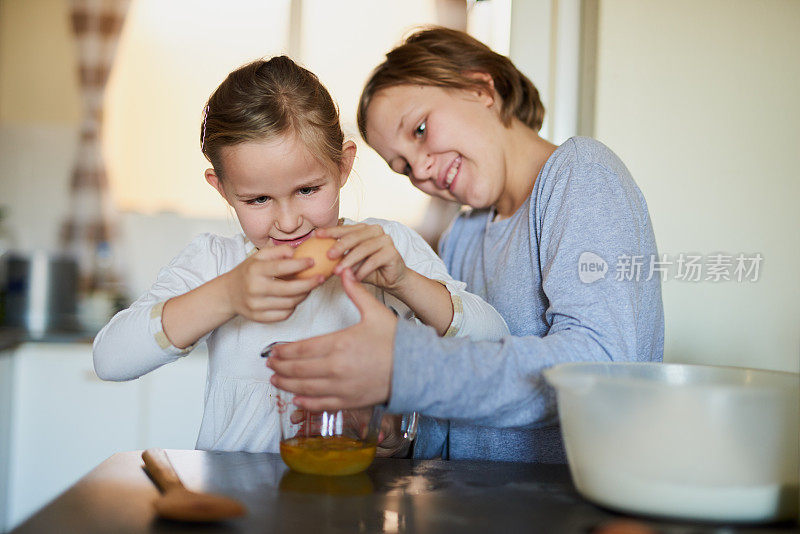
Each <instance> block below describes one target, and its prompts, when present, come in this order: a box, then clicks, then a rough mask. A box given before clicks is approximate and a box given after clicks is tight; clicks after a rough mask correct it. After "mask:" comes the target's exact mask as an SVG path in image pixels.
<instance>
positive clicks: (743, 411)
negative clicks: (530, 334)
mask: <svg viewBox="0 0 800 534" xmlns="http://www.w3.org/2000/svg"><path fill="white" fill-rule="evenodd" d="M544 374H545V377H546V378H547V380H548V381H549V382H550V383H551V384H553V386H554V387H555V388H556V391H557V393H558V411H559V415H560V418H561V426H562V432H563V436H564V444H565V447H566V451H567V458H568V460H569V465H570V472H571V473H572V478H573V481H574V483H575V486H576V487H577V489H578V491H579V492H580V493H581V494H582V495H583V496H584V497H586V498H587V499H589V500H591V501H593V502H595V503H597V504H600V505H602V506H606V507H608V508H613V509H617V510H621V511H628V512H634V513H642V514H648V515H658V516H668V517H678V518H684V519H699V520H710V521H747V522H765V521H773V520H778V519H785V518H789V517H797V510H798V454H799V450H798V403H800V375H798V374H795V373H783V372H777V371H761V370H755V369H744V368H735V367H714V366H702V365H683V364H660V363H589V362H586V363H568V364H561V365H557V366H555V367H553V368H551V369H548V370H546V371H545V372H544Z"/></svg>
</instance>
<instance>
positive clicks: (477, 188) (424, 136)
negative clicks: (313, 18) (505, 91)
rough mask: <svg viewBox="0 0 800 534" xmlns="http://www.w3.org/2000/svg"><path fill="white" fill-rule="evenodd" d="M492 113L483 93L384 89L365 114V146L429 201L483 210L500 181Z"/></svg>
mask: <svg viewBox="0 0 800 534" xmlns="http://www.w3.org/2000/svg"><path fill="white" fill-rule="evenodd" d="M497 107H498V105H497V102H496V99H495V98H494V96H493V95H490V94H489V93H488V92H485V91H469V90H461V89H442V88H440V87H433V86H420V85H397V86H393V87H389V88H386V89H382V90H380V91H378V92H377V93H376V94H375V96H374V97H373V98H372V101H371V103H370V105H369V108H368V109H367V121H366V133H367V143H369V145H370V146H371V147H372V148H374V149H375V150H376V151H377V152H378V154H380V156H381V157H382V158H383V159H384V160H385V161H386V163H387V164H388V165H389V167H391V168H392V170H394V171H395V172H398V173H400V174H405V175H407V176H408V177H409V179H410V180H411V183H412V185H414V187H416V188H418V189H420V190H421V191H423V192H425V193H427V194H428V195H431V196H437V197H441V198H443V199H445V200H453V201H456V202H460V203H462V204H467V205H469V206H472V207H474V208H486V207H489V206H492V205H493V204H494V203H495V202H496V201H497V199H498V198H499V197H500V195H501V193H502V192H503V188H504V181H505V162H504V154H503V150H502V146H501V143H499V142H498V139H499V134H500V130H501V129H503V128H504V127H503V124H502V122H501V121H500V116H499V112H498V110H497Z"/></svg>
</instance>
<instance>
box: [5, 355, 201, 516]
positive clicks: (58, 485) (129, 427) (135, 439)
mask: <svg viewBox="0 0 800 534" xmlns="http://www.w3.org/2000/svg"><path fill="white" fill-rule="evenodd" d="M2 358H3V365H4V369H3V370H4V371H6V372H5V373H4V375H5V378H4V379H3V380H4V381H5V382H7V383H8V385H9V386H10V387H9V388H8V391H7V392H6V393H5V396H6V397H8V399H6V400H5V401H4V402H3V404H2V405H0V406H2V409H5V410H6V411H7V412H8V413H7V416H6V417H1V416H2V414H0V426H6V427H7V428H6V430H5V432H6V434H7V439H6V443H7V449H8V455H7V458H8V462H7V463H8V465H7V473H6V476H5V481H3V480H2V479H0V486H3V489H4V491H0V497H3V496H4V493H5V497H4V502H0V508H4V509H5V511H6V513H5V528H6V529H11V528H13V526H14V525H16V524H18V523H19V522H20V521H21V520H23V519H24V518H26V517H27V516H28V515H30V514H31V513H33V512H34V511H36V510H37V509H39V508H40V507H41V506H43V505H44V504H46V503H47V502H48V501H50V500H52V499H53V498H54V497H56V496H57V495H58V494H59V493H61V492H62V491H64V490H65V489H66V488H68V487H69V486H70V485H71V484H73V483H74V482H75V481H76V480H78V479H79V478H80V477H81V476H82V475H83V474H85V473H86V472H87V471H88V470H90V469H91V468H92V467H93V466H95V465H97V464H98V462H101V461H103V460H104V459H106V458H108V457H109V456H111V455H113V454H114V453H117V452H120V451H127V450H135V449H144V448H148V447H153V446H158V447H166V448H183V449H191V448H194V444H195V440H196V439H197V431H198V429H199V427H200V420H201V418H202V412H203V396H204V390H205V381H206V361H207V353H206V351H205V350H204V349H198V350H196V351H195V352H194V353H192V354H190V355H189V356H187V357H185V358H182V359H180V360H178V361H177V362H175V363H172V364H169V365H167V366H164V367H162V368H160V369H157V370H156V371H154V372H152V373H150V374H148V375H145V376H144V377H142V378H140V379H138V380H132V381H129V382H104V381H102V380H100V379H99V378H97V375H95V373H94V368H93V363H92V347H91V345H90V344H89V343H25V344H23V345H21V346H20V347H19V348H17V349H16V350H14V351H12V352H11V353H10V354H4V355H3V356H2ZM9 377H10V378H9ZM4 389H5V388H4ZM4 420H6V421H7V423H6V424H5V425H2V421H4ZM2 435H3V432H2V430H0V437H2ZM0 467H2V466H0ZM2 474H3V470H2V469H0V475H2ZM0 519H1V517H0ZM0 526H2V524H0Z"/></svg>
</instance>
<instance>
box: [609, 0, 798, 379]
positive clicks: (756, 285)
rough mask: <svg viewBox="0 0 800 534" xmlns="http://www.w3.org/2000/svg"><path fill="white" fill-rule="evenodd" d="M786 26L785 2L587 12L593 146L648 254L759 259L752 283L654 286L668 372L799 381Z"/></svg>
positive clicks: (794, 145)
mask: <svg viewBox="0 0 800 534" xmlns="http://www.w3.org/2000/svg"><path fill="white" fill-rule="evenodd" d="M798 23H800V2H796V1H792V0H784V1H778V0H771V1H751V0H737V1H733V0H703V1H700V2H698V1H694V0H679V1H673V2H662V1H658V0H601V2H600V13H599V21H598V32H599V34H598V48H597V65H596V67H597V87H596V102H595V105H596V110H595V116H594V120H595V127H596V130H595V134H596V136H597V137H598V138H599V139H600V140H601V141H603V142H604V143H606V144H607V145H609V146H610V147H611V148H612V149H613V150H614V151H615V152H616V153H617V154H619V155H620V157H621V158H622V159H623V161H625V163H626V164H627V165H628V167H629V168H630V170H631V172H632V173H633V176H634V178H635V179H636V181H637V183H638V184H639V186H640V187H641V189H642V191H643V192H644V194H645V197H646V198H647V201H648V204H649V207H650V213H651V217H652V220H653V224H654V227H655V232H656V238H657V241H658V246H659V252H660V253H666V254H669V255H670V256H672V257H673V258H672V259H674V258H675V257H676V256H677V255H678V254H680V253H686V254H689V253H695V254H700V255H704V256H705V257H707V256H708V255H710V254H715V253H722V254H726V255H727V254H730V255H736V254H739V253H745V254H747V255H752V254H755V253H760V254H761V255H762V257H763V262H762V264H761V269H760V276H759V279H758V281H757V282H736V281H720V282H716V283H715V282H712V281H701V282H682V281H677V280H675V279H671V280H670V279H669V276H668V279H667V281H666V282H665V283H664V285H663V294H664V306H665V312H666V348H665V359H667V360H669V361H683V362H703V363H715V364H727V365H738V366H752V367H759V368H769V369H782V370H790V371H795V372H797V371H798V370H800V358H799V356H800V328H798V326H800V321H799V319H800V301H798V298H797V297H798V295H800V276H798V274H797V266H798V265H800V237H799V236H798V229H799V228H800V212H799V211H798V210H797V207H796V205H795V204H796V203H797V199H798V198H800V180H798V178H797V169H798V168H800V150H798V147H800V133H799V132H800V129H798V124H800V105H798V101H797V97H798V94H800V62H798V61H797V51H798V50H800V32H798V27H800V24H798ZM673 274H674V273H673ZM703 277H704V278H705V274H704V275H703Z"/></svg>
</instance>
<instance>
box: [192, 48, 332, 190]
mask: <svg viewBox="0 0 800 534" xmlns="http://www.w3.org/2000/svg"><path fill="white" fill-rule="evenodd" d="M285 134H295V135H297V136H298V137H299V138H300V139H301V140H302V141H303V143H304V144H305V146H306V147H308V149H309V151H310V152H311V153H312V154H313V155H314V156H315V157H316V158H318V159H319V161H320V163H322V164H323V165H325V166H327V167H328V168H329V169H331V171H332V172H333V171H338V170H339V169H340V167H341V163H342V144H343V142H344V134H343V133H342V127H341V124H340V123H339V110H338V109H337V108H336V104H335V103H334V102H333V99H332V98H331V95H330V93H328V90H327V89H325V86H324V85H322V83H321V82H320V81H319V78H317V76H316V75H315V74H314V73H312V72H310V71H309V70H307V69H304V68H303V67H301V66H299V65H298V64H297V63H295V62H294V61H292V60H291V59H289V58H288V57H286V56H277V57H273V58H272V59H269V60H258V61H253V62H252V63H248V64H247V65H244V66H243V67H240V68H238V69H236V70H235V71H233V72H231V73H230V74H229V75H228V77H227V78H225V80H224V81H223V82H222V83H221V84H220V85H219V87H217V89H216V90H215V91H214V93H213V94H212V95H211V97H210V98H209V99H208V105H207V106H206V112H205V118H204V121H203V124H202V127H201V131H200V146H201V149H202V151H203V155H205V157H206V159H208V161H210V162H211V165H213V166H214V170H215V171H216V173H217V176H219V177H220V178H223V174H224V169H223V166H222V159H221V151H222V149H223V148H224V147H226V146H231V145H236V144H239V143H244V142H247V141H255V140H264V139H273V138H275V137H277V136H280V135H285ZM334 167H335V169H334Z"/></svg>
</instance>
